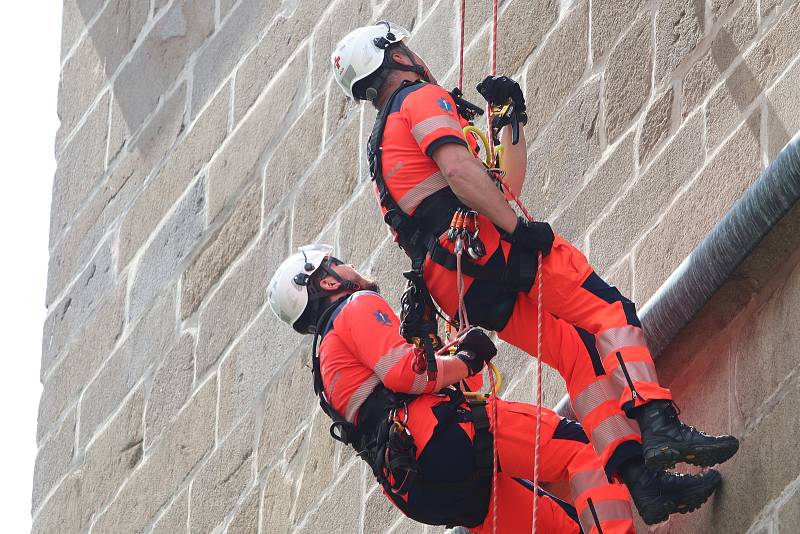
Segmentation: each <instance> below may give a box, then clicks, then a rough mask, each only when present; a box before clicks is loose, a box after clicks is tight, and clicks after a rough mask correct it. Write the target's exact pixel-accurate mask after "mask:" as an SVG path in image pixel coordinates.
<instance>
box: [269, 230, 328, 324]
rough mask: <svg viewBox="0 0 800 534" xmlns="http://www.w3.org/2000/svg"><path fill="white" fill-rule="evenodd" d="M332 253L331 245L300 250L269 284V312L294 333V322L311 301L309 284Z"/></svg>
mask: <svg viewBox="0 0 800 534" xmlns="http://www.w3.org/2000/svg"><path fill="white" fill-rule="evenodd" d="M331 252H333V247H332V246H330V245H322V244H314V245H306V246H304V247H300V249H299V251H298V252H296V253H295V254H292V255H291V256H289V257H288V258H286V259H285V260H284V261H283V263H281V265H280V267H278V270H277V271H275V274H274V275H273V276H272V280H270V282H269V286H268V287H267V300H268V301H269V305H270V307H271V308H272V311H273V312H274V313H275V315H277V316H278V318H279V319H280V320H281V321H283V322H285V323H287V324H289V325H290V326H291V327H292V328H294V329H295V330H298V329H297V326H299V325H296V324H295V323H296V322H297V320H298V319H299V318H300V316H301V315H303V312H304V311H305V310H306V307H307V306H308V303H309V301H310V300H311V297H310V296H309V286H308V281H309V279H310V278H311V275H312V274H314V272H315V271H316V270H317V269H319V267H320V266H321V265H322V262H323V261H324V260H325V258H326V257H327V256H329V255H330V253H331ZM298 331H299V330H298ZM303 333H305V332H303Z"/></svg>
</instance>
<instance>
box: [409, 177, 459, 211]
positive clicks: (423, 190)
mask: <svg viewBox="0 0 800 534" xmlns="http://www.w3.org/2000/svg"><path fill="white" fill-rule="evenodd" d="M447 185H448V184H447V180H445V178H444V175H443V174H442V173H441V172H439V171H436V172H435V173H433V174H431V175H430V176H428V177H427V178H425V179H424V180H422V181H421V182H420V183H418V184H417V185H415V186H414V187H412V188H411V189H410V190H409V191H408V192H407V193H406V194H405V195H403V196H402V197H400V200H398V201H397V205H398V206H400V209H401V210H403V211H404V212H406V213H411V212H412V211H414V210H415V209H416V208H417V206H419V205H420V204H421V203H422V201H423V200H425V199H426V198H428V197H429V196H430V195H432V194H433V193H435V192H436V191H438V190H440V189H444V188H445V187H447Z"/></svg>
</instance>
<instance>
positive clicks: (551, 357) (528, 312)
mask: <svg viewBox="0 0 800 534" xmlns="http://www.w3.org/2000/svg"><path fill="white" fill-rule="evenodd" d="M381 25H384V26H385V29H383V30H382V29H381ZM382 31H383V33H385V35H384V36H383V37H377V38H376V37H372V40H371V43H372V45H374V47H376V48H378V49H380V52H379V53H381V54H383V62H382V63H381V64H380V65H379V66H378V67H376V68H375V69H374V70H372V71H371V72H361V73H359V72H357V68H360V67H362V63H360V61H361V59H360V58H361V57H362V56H358V54H363V53H364V51H365V50H366V51H369V52H370V53H374V50H372V49H371V47H370V42H369V41H365V40H364V38H363V36H365V35H369V36H372V35H375V34H377V35H380V34H381V32H382ZM405 36H407V32H405V30H403V29H402V28H400V29H398V28H397V27H396V26H394V25H392V24H391V23H387V22H382V23H379V24H377V25H376V26H371V27H365V28H361V29H358V30H355V31H354V32H352V33H351V34H349V35H348V36H346V37H345V38H343V39H342V41H340V43H339V45H337V48H336V50H335V52H334V56H333V59H334V65H333V67H334V68H333V70H334V75H335V77H336V79H337V81H338V82H339V83H340V85H341V86H342V87H343V89H345V92H349V93H350V94H351V96H353V97H355V98H361V99H366V100H371V101H372V103H373V104H374V105H375V107H376V108H378V109H379V110H380V111H381V113H379V115H378V119H377V122H376V128H375V130H373V137H374V136H376V135H380V134H381V133H382V139H379V140H378V141H376V142H375V144H376V145H378V146H377V147H374V146H371V149H372V152H373V153H374V154H375V156H374V158H375V159H376V160H377V161H373V162H372V169H373V171H374V170H375V169H376V168H377V169H379V171H378V172H380V174H381V176H380V177H377V178H376V176H375V175H374V174H373V178H374V179H375V181H376V184H375V185H376V193H377V194H378V197H379V203H380V204H381V209H382V211H383V213H384V215H386V212H387V205H389V204H388V203H387V198H389V199H391V200H392V201H393V202H394V203H395V206H393V208H396V210H400V211H402V212H403V214H404V215H405V216H407V217H409V218H411V219H412V220H414V221H415V224H417V225H418V226H421V227H422V230H423V233H425V232H429V233H432V235H434V236H438V245H439V246H440V248H442V249H444V250H446V251H448V252H449V253H452V252H453V251H454V244H453V243H452V242H450V241H449V240H448V238H447V232H446V230H447V228H446V225H445V227H442V225H441V224H439V223H440V222H441V221H442V220H449V215H450V214H451V213H452V211H450V213H447V214H446V216H445V217H444V218H439V219H437V218H436V217H435V215H437V214H436V210H437V206H441V211H444V210H446V209H452V206H453V204H454V202H458V203H461V204H462V205H464V206H468V207H469V208H471V209H474V210H476V211H477V212H479V214H480V215H479V217H478V225H479V228H480V234H479V235H480V239H481V240H482V243H483V245H484V246H485V248H486V254H485V255H484V256H483V257H481V258H479V259H477V260H475V261H474V262H473V263H474V264H476V265H478V266H489V267H492V268H494V269H498V268H500V269H502V268H507V269H509V270H510V269H513V268H515V267H514V266H513V265H512V264H513V263H514V262H513V261H512V257H513V256H515V255H516V256H517V257H520V256H522V255H525V254H528V255H530V254H536V253H537V252H541V253H542V254H543V256H544V258H543V261H542V263H541V265H539V266H538V268H539V269H541V272H542V280H543V296H542V301H543V302H542V303H543V307H544V310H545V313H544V314H543V317H542V325H543V332H542V338H543V347H542V358H543V360H544V361H545V362H546V363H548V364H549V365H551V366H552V367H553V368H555V369H557V370H558V371H559V372H560V374H561V375H562V377H564V379H565V381H566V384H567V389H568V391H569V394H570V398H571V401H572V405H573V409H574V411H575V413H576V415H577V416H578V419H579V420H580V421H581V423H582V424H583V425H584V427H585V429H586V431H587V434H588V435H589V437H590V439H591V441H592V444H593V446H594V448H595V450H596V451H597V454H598V455H599V456H600V458H601V459H602V461H603V463H604V464H605V466H606V471H607V474H608V475H609V476H614V475H617V474H619V475H621V476H622V477H623V478H625V477H628V479H629V480H633V479H634V478H636V479H639V480H640V481H641V482H642V485H644V486H648V485H649V487H650V488H651V489H652V488H655V487H658V485H659V483H660V481H659V480H654V479H652V477H653V476H654V475H653V473H657V472H658V469H663V468H669V467H672V466H673V465H674V464H675V463H677V462H681V461H687V462H690V463H694V464H696V465H701V466H710V465H714V464H716V463H719V462H722V461H725V460H727V459H728V458H730V456H732V455H733V454H734V453H735V452H736V450H737V449H738V441H737V440H736V439H735V438H733V437H732V436H719V437H715V436H708V435H705V434H703V433H701V432H698V431H696V430H694V429H693V428H691V427H687V426H685V425H683V424H682V423H681V422H680V421H679V420H678V418H677V413H676V411H675V409H674V408H673V406H672V403H671V399H672V397H671V394H670V391H669V390H668V389H667V388H664V387H662V386H661V385H660V384H659V382H658V378H657V376H656V370H655V366H654V364H653V360H652V357H651V355H650V353H649V350H648V348H647V344H646V340H645V337H644V334H643V332H642V329H641V324H640V322H639V319H638V317H637V315H636V310H635V306H634V304H633V303H632V302H631V301H630V300H628V299H626V298H625V297H623V296H622V295H621V294H620V293H619V291H618V290H617V289H616V288H614V287H612V286H609V285H608V284H606V283H605V282H604V281H603V280H602V279H601V278H600V277H599V276H598V275H597V274H596V273H595V272H594V270H593V269H592V267H591V265H589V263H588V262H587V260H586V258H585V257H584V255H583V254H582V253H581V252H580V251H578V250H577V249H576V248H575V247H574V246H573V245H571V244H570V243H568V242H567V241H565V240H564V239H562V238H561V237H560V236H558V235H554V234H553V232H552V230H551V229H550V227H549V225H548V224H547V223H542V222H532V221H526V220H524V219H522V218H517V216H516V214H515V213H514V212H513V210H512V209H511V207H510V206H509V205H508V200H509V198H504V197H503V195H502V194H501V193H500V192H499V191H498V189H497V188H496V187H495V184H494V183H492V181H491V180H490V179H489V178H488V175H487V173H486V170H485V168H484V166H483V165H482V163H481V162H480V161H479V160H478V159H476V158H475V157H474V156H473V154H472V152H471V151H470V149H469V145H468V143H467V141H466V140H465V138H464V135H463V134H462V131H461V129H462V126H464V125H465V123H466V122H465V121H464V119H462V118H461V117H460V116H459V113H458V108H457V106H456V102H455V101H454V100H453V97H452V96H451V95H450V94H449V93H448V92H447V91H445V90H444V89H442V88H441V87H440V86H438V85H437V84H436V80H435V79H434V78H433V76H432V75H431V73H430V71H429V70H428V68H427V67H426V66H425V63H424V62H423V60H422V59H421V58H420V57H419V56H418V55H416V54H415V53H414V52H412V51H411V50H410V49H408V47H407V46H406V45H405V43H404V42H403V41H404V39H405ZM372 68H373V67H372V64H369V65H367V66H365V67H363V69H365V70H369V69H372ZM482 86H483V87H479V90H480V91H481V92H482V94H483V95H484V96H485V97H486V98H487V100H489V101H490V103H495V102H496V103H501V104H502V103H505V102H507V101H512V103H513V104H514V106H515V107H516V108H517V109H518V111H524V110H525V101H524V96H523V94H522V91H521V90H520V88H519V86H518V85H517V84H516V82H514V81H513V80H510V79H508V78H492V77H489V78H487V79H486V80H484V82H483V84H482ZM379 126H380V127H381V128H379ZM378 132H379V133H378ZM373 141H374V139H373V140H371V145H372V143H373ZM501 141H502V142H503V145H504V146H505V149H506V152H505V154H504V156H503V157H504V165H505V170H506V179H505V181H506V184H507V185H508V187H509V189H510V190H511V191H513V192H514V193H518V192H519V191H520V190H521V188H522V182H523V180H524V176H525V167H526V145H525V139H524V133H522V132H520V140H519V143H518V144H517V145H512V143H511V142H510V127H508V126H507V127H505V128H503V129H502V132H501ZM381 169H382V170H381ZM379 180H382V181H383V187H384V189H383V190H381V184H380V183H379ZM442 193H447V194H444V195H443V194H442ZM448 194H449V196H448ZM437 199H443V201H442V202H438V200H437ZM445 200H446V202H445ZM437 202H438V203H437ZM423 211H424V214H423V215H421V216H418V215H419V212H423ZM391 215H392V214H391V213H390V214H389V217H387V219H386V220H387V222H390V218H391ZM415 217H416V219H414V218H415ZM431 220H434V221H437V222H435V223H433V224H430V221H431ZM425 224H428V227H424V226H425ZM398 237H399V238H401V239H399V240H400V241H401V243H402V239H406V240H408V236H398ZM429 250H430V249H429ZM407 251H408V250H407ZM464 261H465V262H466V263H469V260H467V259H466V257H465V260H464ZM452 263H453V262H451V265H450V266H449V267H447V266H444V265H443V264H442V263H441V262H439V261H434V260H433V259H432V255H428V257H427V259H426V260H425V263H424V268H423V273H424V280H425V282H426V285H427V286H428V288H429V290H430V293H431V295H432V296H433V298H434V300H435V301H436V302H437V304H438V305H439V306H440V307H441V308H442V309H443V310H444V311H445V312H446V313H447V314H448V315H450V316H451V317H453V316H455V315H456V310H457V306H458V280H457V275H456V272H455V271H454V270H453V268H452V267H453V265H452ZM464 285H465V291H466V294H465V303H466V306H467V310H468V311H469V315H470V317H471V319H472V320H473V322H474V323H477V324H481V325H484V326H487V327H490V325H491V323H492V319H493V317H487V314H486V312H487V311H488V312H489V313H492V312H493V311H494V310H495V309H496V308H497V303H498V301H499V300H500V298H501V297H502V298H503V299H504V302H505V303H506V304H508V305H509V306H510V307H512V308H513V309H512V311H511V313H510V315H509V316H508V317H507V320H505V321H503V322H502V324H500V325H499V326H496V327H493V328H494V329H496V330H497V331H498V335H499V337H500V338H501V339H503V340H505V341H508V342H509V343H512V344H513V345H515V346H518V347H520V348H521V349H523V350H525V351H526V352H528V353H530V354H536V346H535V344H536V339H537V333H536V306H537V300H536V288H535V287H533V286H531V284H528V285H527V286H526V287H525V288H524V289H520V290H512V291H509V289H508V286H507V285H504V282H502V281H500V280H495V281H492V280H483V279H482V280H474V279H473V278H472V277H470V276H465V277H464ZM509 293H511V297H510V299H509ZM509 303H510V304H509ZM643 447H644V448H643ZM643 457H644V459H645V460H646V463H647V465H648V466H649V467H650V468H651V469H650V470H649V471H642V470H641V469H640V467H639V465H640V464H641V459H642V458H643ZM648 476H650V477H651V479H652V480H646V478H647V477H648ZM662 490H663V488H661V489H658V490H653V491H655V492H656V493H659V492H660V493H663V491H662ZM633 497H634V502H636V504H637V506H638V507H639V510H640V513H642V515H643V517H645V520H646V521H647V522H657V521H662V520H664V519H666V515H667V514H664V513H662V512H663V510H661V508H659V510H658V512H655V513H647V514H645V513H643V506H640V504H641V503H640V501H639V500H638V498H639V495H638V494H637V493H636V492H634V494H633ZM642 502H644V500H643V501H642ZM676 502H677V501H673V502H672V503H671V504H670V505H669V506H668V508H669V510H668V513H671V512H674V511H681V510H680V505H678V504H676Z"/></svg>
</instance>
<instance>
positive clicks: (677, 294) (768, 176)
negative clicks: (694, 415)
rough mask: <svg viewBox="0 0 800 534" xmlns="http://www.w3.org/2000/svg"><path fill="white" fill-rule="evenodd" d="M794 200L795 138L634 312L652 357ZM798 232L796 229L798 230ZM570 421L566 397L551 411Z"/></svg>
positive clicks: (798, 174)
mask: <svg viewBox="0 0 800 534" xmlns="http://www.w3.org/2000/svg"><path fill="white" fill-rule="evenodd" d="M798 199H800V134H799V135H798V136H796V137H795V138H794V139H793V140H792V141H791V142H790V143H789V144H788V145H786V147H784V149H783V150H782V151H781V153H780V154H779V155H778V157H777V158H776V159H775V161H773V162H772V163H771V164H770V166H769V167H768V168H767V169H766V170H765V171H764V173H763V174H762V175H761V176H759V177H758V179H757V180H756V181H755V182H754V183H753V185H751V186H750V188H749V189H748V190H747V191H745V193H744V194H743V195H742V198H740V199H739V200H738V201H737V202H736V204H734V205H733V207H732V208H731V209H730V211H728V213H727V214H726V215H725V217H723V218H722V220H721V221H720V222H719V223H717V225H716V226H715V227H714V228H713V229H712V230H711V232H709V234H708V235H707V236H706V237H705V238H703V240H702V241H701V242H700V244H699V245H697V248H695V249H694V250H693V251H692V252H691V254H689V256H688V257H687V258H686V259H685V260H684V261H683V262H682V263H681V264H680V265H679V266H678V268H677V269H675V271H674V272H673V273H672V274H671V275H670V276H669V278H667V280H666V281H665V282H664V283H663V284H662V285H661V287H660V288H659V289H658V291H656V293H655V294H654V295H653V296H652V297H651V298H650V300H648V301H647V303H646V304H645V305H644V306H643V307H642V309H641V310H640V313H639V317H640V318H641V320H642V327H643V328H644V331H645V333H646V335H647V342H648V345H649V346H650V350H651V352H652V354H653V358H656V357H657V356H658V355H659V354H660V353H661V351H663V350H664V348H666V347H667V345H669V343H670V341H672V340H673V339H674V338H675V336H677V335H678V333H679V332H680V331H681V329H683V327H684V326H686V325H687V324H688V323H689V322H690V321H691V320H692V318H693V317H694V316H695V314H697V312H699V311H700V309H701V308H702V307H703V305H704V304H705V303H706V302H707V301H708V300H709V299H710V298H711V296H712V295H713V294H714V292H715V291H716V290H717V289H719V287H720V286H721V285H722V284H723V283H724V282H725V281H726V280H727V279H728V277H730V275H731V274H732V273H733V272H734V270H735V269H736V268H737V267H738V266H739V264H740V263H741V262H742V261H743V260H744V259H745V258H746V257H747V256H748V255H750V253H751V252H752V251H753V249H754V248H755V247H756V245H758V243H759V242H760V241H761V240H762V239H763V238H764V236H766V235H767V234H768V233H769V231H770V230H771V229H772V228H773V227H774V226H775V225H776V224H777V223H778V221H780V219H781V218H782V217H783V216H784V215H786V213H787V212H788V211H789V210H790V209H791V208H792V207H793V206H794V205H795V203H797V201H798ZM798 231H800V229H798ZM555 410H556V412H558V413H559V415H562V416H565V417H572V418H574V417H575V415H574V414H573V412H572V408H571V407H570V404H569V396H565V397H564V398H562V399H561V400H560V401H559V403H558V404H557V405H556V408H555Z"/></svg>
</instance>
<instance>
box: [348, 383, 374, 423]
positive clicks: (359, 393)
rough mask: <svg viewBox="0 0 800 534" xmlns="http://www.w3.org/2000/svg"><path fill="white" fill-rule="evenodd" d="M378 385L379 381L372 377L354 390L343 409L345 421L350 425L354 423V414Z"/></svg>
mask: <svg viewBox="0 0 800 534" xmlns="http://www.w3.org/2000/svg"><path fill="white" fill-rule="evenodd" d="M380 383H381V379H380V378H378V377H377V376H375V375H372V376H370V377H369V378H367V379H366V380H364V382H362V383H361V385H360V386H358V389H356V391H355V393H353V396H352V397H350V400H349V401H348V402H347V408H345V411H344V418H345V419H347V421H349V422H350V423H353V422H355V418H356V412H358V409H359V408H361V405H362V404H364V401H365V400H367V397H369V394H370V393H372V390H373V389H375V388H376V387H378V384H380Z"/></svg>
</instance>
